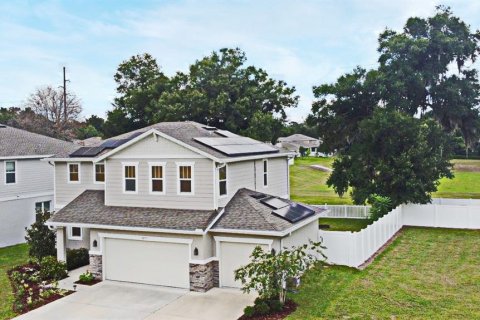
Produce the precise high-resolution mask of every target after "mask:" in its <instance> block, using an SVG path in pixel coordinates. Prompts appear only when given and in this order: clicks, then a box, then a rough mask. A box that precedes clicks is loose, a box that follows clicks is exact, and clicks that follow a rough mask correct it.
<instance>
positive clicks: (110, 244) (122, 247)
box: [104, 238, 190, 289]
mask: <svg viewBox="0 0 480 320" xmlns="http://www.w3.org/2000/svg"><path fill="white" fill-rule="evenodd" d="M104 248H105V251H104V263H105V269H104V270H105V279H107V280H117V281H126V282H136V283H145V284H153V285H160V286H169V287H177V288H186V289H188V288H190V280H189V256H190V252H189V246H188V244H185V243H170V242H155V241H141V240H130V239H128V240H127V239H116V238H105V247H104Z"/></svg>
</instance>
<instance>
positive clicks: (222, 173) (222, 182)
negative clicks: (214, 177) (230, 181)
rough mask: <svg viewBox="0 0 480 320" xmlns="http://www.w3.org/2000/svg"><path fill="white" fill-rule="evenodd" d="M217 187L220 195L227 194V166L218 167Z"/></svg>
mask: <svg viewBox="0 0 480 320" xmlns="http://www.w3.org/2000/svg"><path fill="white" fill-rule="evenodd" d="M218 189H219V191H220V195H221V196H224V195H226V194H227V166H226V165H225V166H223V167H221V168H220V169H218Z"/></svg>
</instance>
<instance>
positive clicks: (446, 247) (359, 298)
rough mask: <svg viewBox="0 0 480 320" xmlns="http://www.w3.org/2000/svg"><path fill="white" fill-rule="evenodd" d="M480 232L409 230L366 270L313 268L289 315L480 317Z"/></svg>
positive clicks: (352, 317) (302, 316)
mask: <svg viewBox="0 0 480 320" xmlns="http://www.w3.org/2000/svg"><path fill="white" fill-rule="evenodd" d="M479 265H480V231H472V230H452V229H435V228H405V229H403V231H402V234H401V235H400V236H399V237H398V238H397V239H396V240H395V241H394V242H393V243H392V244H391V245H390V246H389V247H388V248H387V249H386V250H385V251H384V252H383V253H382V254H380V255H379V256H378V257H377V258H376V260H375V261H374V262H373V263H372V264H371V265H369V266H368V267H367V268H366V269H365V270H363V271H359V270H356V269H353V268H348V267H342V266H330V267H326V268H323V269H322V270H321V271H319V270H317V269H313V270H310V271H309V272H308V273H307V274H306V276H305V277H304V278H303V279H302V282H301V286H300V290H299V293H298V294H296V295H294V296H293V298H294V300H295V302H296V303H297V304H298V307H297V310H296V311H295V312H294V313H293V314H291V315H290V316H289V317H287V319H290V320H293V319H344V318H348V319H392V318H394V317H395V318H397V319H480V268H479V267H478V266H479Z"/></svg>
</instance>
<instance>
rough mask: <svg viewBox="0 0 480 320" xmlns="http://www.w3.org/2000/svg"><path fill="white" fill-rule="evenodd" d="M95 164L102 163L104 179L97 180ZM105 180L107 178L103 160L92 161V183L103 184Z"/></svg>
mask: <svg viewBox="0 0 480 320" xmlns="http://www.w3.org/2000/svg"><path fill="white" fill-rule="evenodd" d="M97 165H103V177H104V181H97ZM105 180H107V165H106V163H105V161H103V162H97V163H95V162H94V163H93V183H94V184H105Z"/></svg>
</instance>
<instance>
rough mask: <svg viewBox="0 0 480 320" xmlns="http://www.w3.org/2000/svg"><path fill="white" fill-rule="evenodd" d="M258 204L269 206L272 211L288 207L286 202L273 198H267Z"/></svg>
mask: <svg viewBox="0 0 480 320" xmlns="http://www.w3.org/2000/svg"><path fill="white" fill-rule="evenodd" d="M260 202H261V203H263V204H265V205H267V206H269V207H270V208H272V209H280V208H283V207H286V206H288V205H289V203H288V202H285V201H283V200H280V199H278V198H275V197H267V198H265V199H262V200H260Z"/></svg>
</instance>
